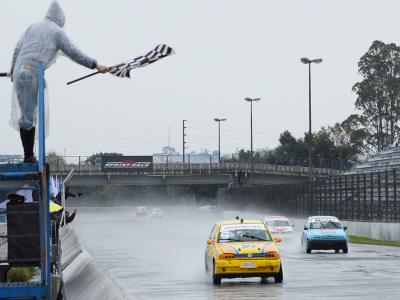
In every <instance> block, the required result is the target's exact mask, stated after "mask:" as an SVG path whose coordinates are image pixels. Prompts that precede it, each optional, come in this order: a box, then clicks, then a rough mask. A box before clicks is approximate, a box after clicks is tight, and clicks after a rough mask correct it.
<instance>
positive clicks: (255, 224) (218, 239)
mask: <svg viewBox="0 0 400 300" xmlns="http://www.w3.org/2000/svg"><path fill="white" fill-rule="evenodd" d="M280 241H281V238H279V237H276V238H273V236H272V234H271V232H270V231H269V229H268V228H267V226H266V225H265V224H264V223H263V222H262V221H259V220H243V219H241V220H233V221H221V222H218V223H216V224H215V225H214V227H213V229H212V231H211V233H210V236H209V238H208V240H207V244H206V250H205V269H206V272H208V273H209V274H211V276H212V281H213V283H214V284H217V285H219V284H221V279H222V278H235V277H261V281H262V282H265V281H266V280H267V278H268V277H274V280H275V282H276V283H281V282H282V281H283V271H282V265H281V258H280V252H279V250H278V248H277V246H276V244H275V243H279V242H280Z"/></svg>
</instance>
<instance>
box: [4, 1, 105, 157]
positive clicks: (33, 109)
mask: <svg viewBox="0 0 400 300" xmlns="http://www.w3.org/2000/svg"><path fill="white" fill-rule="evenodd" d="M64 24H65V15H64V12H63V11H62V9H61V6H60V5H59V4H58V2H56V1H54V2H52V3H51V5H50V8H49V10H48V11H47V14H46V17H45V18H44V19H43V20H42V21H40V22H38V23H35V24H32V25H31V26H29V27H28V29H27V30H26V31H25V32H24V33H23V35H22V37H21V38H20V39H19V41H18V43H17V46H16V47H15V49H14V55H13V57H12V63H11V70H10V74H9V75H10V77H11V80H12V81H13V99H12V107H11V119H10V125H11V126H12V127H13V128H15V129H16V130H19V131H20V136H21V141H22V146H23V148H24V162H26V163H34V162H35V161H36V159H35V156H34V153H33V146H34V140H35V126H36V121H37V107H38V105H37V104H38V102H37V95H38V67H39V64H43V65H44V69H47V68H48V67H50V65H51V64H52V63H54V62H55V59H56V56H57V53H58V52H59V51H60V52H62V53H64V54H65V55H66V56H68V57H69V58H71V59H72V60H73V61H75V62H76V63H78V64H80V65H82V66H85V67H87V68H90V69H94V68H96V69H97V70H98V71H100V72H102V73H105V72H107V71H108V68H107V67H106V66H103V65H99V64H97V61H96V60H95V59H92V58H90V57H89V56H87V55H86V54H84V53H83V52H81V51H80V50H79V49H78V48H77V47H76V46H75V45H74V44H73V43H72V42H71V41H70V39H69V38H68V36H67V35H66V34H65V32H64V31H63V29H62V28H63V27H64ZM47 123H48V122H46V124H47Z"/></svg>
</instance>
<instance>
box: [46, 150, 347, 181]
mask: <svg viewBox="0 0 400 300" xmlns="http://www.w3.org/2000/svg"><path fill="white" fill-rule="evenodd" d="M88 158H89V157H85V156H62V157H58V156H56V157H48V159H47V161H48V162H49V165H50V172H52V173H56V174H64V173H68V172H70V171H71V170H72V169H75V173H76V174H95V173H99V174H100V173H103V174H104V173H107V172H104V171H103V170H102V166H101V164H100V163H96V162H93V161H91V160H89V159H88ZM251 171H252V169H251V164H250V163H248V162H222V163H218V162H216V161H215V159H213V156H208V155H207V156H191V159H190V160H188V161H187V162H185V163H182V161H179V160H178V159H177V158H176V157H175V156H154V158H153V168H152V170H151V171H146V172H143V171H140V170H138V171H136V172H131V173H140V174H152V175H158V174H159V175H165V174H221V173H237V172H245V173H250V172H251ZM312 171H313V175H314V176H315V177H323V176H332V175H337V174H340V173H341V171H340V170H336V169H327V168H313V170H312ZM113 173H115V172H113ZM253 173H259V174H275V175H286V176H287V175H292V176H308V174H309V168H308V167H302V166H296V165H291V166H286V165H277V164H255V165H254V170H253Z"/></svg>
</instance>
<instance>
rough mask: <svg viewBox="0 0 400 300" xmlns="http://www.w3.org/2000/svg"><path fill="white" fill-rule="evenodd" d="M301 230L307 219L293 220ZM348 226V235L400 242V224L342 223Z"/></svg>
mask: <svg viewBox="0 0 400 300" xmlns="http://www.w3.org/2000/svg"><path fill="white" fill-rule="evenodd" d="M291 220H292V222H293V224H295V226H296V227H299V228H300V230H301V228H303V226H304V221H305V219H291ZM341 223H342V225H343V226H347V234H348V235H355V236H361V237H366V238H370V239H376V240H384V241H400V223H369V222H354V221H341Z"/></svg>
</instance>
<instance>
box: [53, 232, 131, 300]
mask: <svg viewBox="0 0 400 300" xmlns="http://www.w3.org/2000/svg"><path fill="white" fill-rule="evenodd" d="M60 237H61V248H62V256H61V268H62V274H63V287H64V299H67V300H70V299H74V300H78V299H82V300H83V299H85V300H91V299H93V300H102V299H104V300H114V299H115V300H117V299H126V298H125V297H124V296H123V294H122V293H121V291H120V290H119V288H118V287H117V286H116V284H115V283H114V282H113V280H112V279H111V278H110V277H108V276H107V274H106V273H105V272H104V270H102V269H101V268H100V267H99V266H98V265H97V264H96V263H95V261H94V260H93V259H92V258H91V256H90V255H89V254H88V253H87V252H86V251H85V249H84V248H83V247H82V245H81V243H80V241H79V239H78V237H77V235H76V233H75V232H74V231H73V229H72V228H71V227H68V226H67V227H66V228H62V229H61V232H60Z"/></svg>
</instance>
